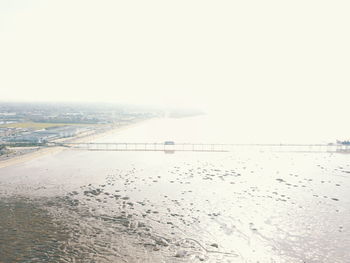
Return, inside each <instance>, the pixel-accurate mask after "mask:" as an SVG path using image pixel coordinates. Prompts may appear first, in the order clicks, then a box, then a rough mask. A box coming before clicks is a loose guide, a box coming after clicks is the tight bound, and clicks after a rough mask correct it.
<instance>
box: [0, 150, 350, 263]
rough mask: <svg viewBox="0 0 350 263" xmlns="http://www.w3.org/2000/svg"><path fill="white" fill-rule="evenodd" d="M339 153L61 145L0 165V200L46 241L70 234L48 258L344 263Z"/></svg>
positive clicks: (344, 186)
mask: <svg viewBox="0 0 350 263" xmlns="http://www.w3.org/2000/svg"><path fill="white" fill-rule="evenodd" d="M347 159H348V157H347V156H346V155H337V154H328V153H323V154H301V153H271V152H265V153H262V152H244V150H242V151H239V152H237V153H218V154H215V155H213V154H211V153H175V154H172V155H167V154H163V153H124V152H123V153H121V152H87V151H79V150H74V151H73V150H66V151H62V152H59V153H57V154H55V155H46V156H43V157H41V158H40V159H35V160H31V161H29V162H26V163H22V164H20V165H17V166H13V167H7V168H3V169H2V170H0V171H1V176H0V196H3V198H5V197H6V198H7V200H8V198H10V200H11V202H16V200H22V199H23V198H25V200H26V202H27V204H28V205H29V206H35V207H38V208H40V209H42V211H43V212H42V213H47V215H48V217H46V216H43V217H44V218H47V220H48V225H50V226H51V227H50V228H48V229H47V233H48V235H49V236H50V237H51V238H52V239H53V240H55V239H57V240H59V239H60V236H61V235H60V234H56V232H55V231H54V230H53V228H52V227H53V226H54V225H58V226H64V228H63V229H65V231H67V232H68V233H70V235H69V237H68V238H67V239H65V240H63V241H57V242H63V243H64V244H65V245H64V246H63V248H64V249H63V248H62V250H60V251H56V252H55V253H54V254H55V255H49V257H50V259H51V260H53V259H54V256H57V257H58V258H59V259H60V260H61V261H62V262H74V260H75V261H76V262H85V261H89V260H90V261H95V262H202V261H205V262H258V261H259V262H286V263H287V262H288V263H294V262H295V263H299V262H314V263H316V262H317V263H318V262H332V263H333V262H339V263H343V262H347V261H349V259H350V258H349V255H348V254H347V248H348V247H349V245H350V238H349V236H350V224H349V222H350V221H349V218H350V210H349V207H350V197H349V194H348V189H349V187H350V177H349V175H350V165H349V163H348V161H347ZM0 199H2V198H0ZM3 202H6V201H3ZM7 202H8V201H7ZM11 211H13V208H12V210H11ZM3 212H4V213H6V212H5V211H4V209H3ZM50 222H51V223H50ZM60 229H61V228H60ZM29 232H31V235H34V236H35V235H39V236H40V235H42V233H41V232H40V231H39V230H37V229H36V228H35V227H33V229H32V230H30V231H29ZM56 235H57V238H56ZM8 238H9V236H8V235H7V239H8ZM12 238H13V237H12ZM1 242H8V241H6V240H1V241H0V243H1ZM28 242H29V239H28ZM40 242H42V243H45V242H46V241H39V243H40ZM3 244H4V243H3ZM21 247H22V245H21ZM42 253H44V252H43V250H36V251H34V252H33V254H31V256H32V257H34V258H41V257H43V256H45V255H43V254H42ZM7 256H8V255H7ZM0 258H1V257H0ZM29 262H31V261H29ZM32 262H35V261H32Z"/></svg>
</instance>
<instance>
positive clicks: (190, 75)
mask: <svg viewBox="0 0 350 263" xmlns="http://www.w3.org/2000/svg"><path fill="white" fill-rule="evenodd" d="M349 14H350V1H349V0H345V1H337V0H329V1H322V0H315V1H307V0H294V1H284V0H276V1H271V0H266V1H261V0H257V1H233V0H230V1H220V0H215V1H214V0H212V1H206V0H176V1H166V0H159V1H154V0H149V1H145V0H142V1H132V0H131V1H117V0H95V1H92V0H51V1H50V0H32V1H30V0H27V1H26V0H1V1H0V91H1V93H0V96H1V97H0V100H17V101H18V100H22V101H23V100H44V101H50V100H54V101H65V100H68V101H108V102H122V103H141V104H158V105H185V106H188V105H193V106H199V107H203V108H207V109H211V110H225V109H226V110H227V111H230V112H232V113H237V112H239V113H245V114H247V116H255V117H256V118H260V117H264V116H265V117H266V116H269V115H271V114H275V115H276V112H277V114H279V115H278V118H284V117H285V118H300V119H302V120H303V121H304V122H308V121H311V122H318V123H321V122H323V121H330V122H335V123H336V122H338V121H340V120H344V119H346V120H347V121H348V120H349V112H350V111H349V103H348V98H349V96H348V94H350V92H349V88H350V74H349V73H350V48H349V47H350V33H349V32H350V15H349ZM275 117H276V116H275ZM342 125H344V124H342ZM346 127H347V128H349V125H348V126H346Z"/></svg>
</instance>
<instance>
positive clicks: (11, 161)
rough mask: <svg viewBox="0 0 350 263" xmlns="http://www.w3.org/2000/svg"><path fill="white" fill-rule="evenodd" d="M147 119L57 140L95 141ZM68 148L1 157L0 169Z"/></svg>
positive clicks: (56, 147)
mask: <svg viewBox="0 0 350 263" xmlns="http://www.w3.org/2000/svg"><path fill="white" fill-rule="evenodd" d="M146 121H149V120H142V121H138V122H136V123H130V124H127V125H123V126H119V127H113V128H111V129H108V130H106V131H104V132H94V133H92V134H90V133H89V134H80V135H78V136H76V137H74V138H69V139H61V140H58V141H57V142H64V141H67V142H93V141H95V140H97V139H100V138H103V137H106V136H108V135H111V134H114V133H116V132H120V131H123V130H126V129H130V128H132V127H135V126H137V125H140V124H141V123H144V122H146ZM66 149H67V148H65V147H59V146H53V147H46V148H39V149H36V150H34V151H32V152H29V153H24V154H20V155H17V156H13V157H11V158H7V159H3V160H1V159H0V169H1V168H5V167H8V166H11V165H16V164H19V163H23V162H27V161H30V160H33V159H36V158H39V157H42V156H45V155H48V154H56V153H58V152H60V151H64V150H66Z"/></svg>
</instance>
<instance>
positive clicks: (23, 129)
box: [0, 103, 162, 159]
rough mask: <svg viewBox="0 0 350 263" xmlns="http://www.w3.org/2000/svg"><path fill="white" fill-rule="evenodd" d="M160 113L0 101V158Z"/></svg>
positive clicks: (126, 107) (74, 105) (133, 108)
mask: <svg viewBox="0 0 350 263" xmlns="http://www.w3.org/2000/svg"><path fill="white" fill-rule="evenodd" d="M161 114H162V112H161V111H160V110H152V109H145V108H142V107H138V108H137V107H131V106H119V105H99V104H91V105H89V104H88V105H87V104H85V105H80V104H73V103H64V104H45V103H1V104H0V156H1V157H0V158H1V159H7V158H11V157H13V156H16V155H21V154H23V153H27V152H31V151H34V150H37V149H39V148H40V147H42V146H44V145H45V144H47V143H50V142H59V141H66V140H71V139H76V138H81V137H84V136H89V135H94V134H99V133H103V132H105V131H108V130H111V129H113V128H118V127H122V126H125V125H130V124H132V123H136V122H139V121H142V120H145V119H150V118H155V117H159V116H161Z"/></svg>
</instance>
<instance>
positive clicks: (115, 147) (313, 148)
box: [52, 142, 350, 153]
mask: <svg viewBox="0 0 350 263" xmlns="http://www.w3.org/2000/svg"><path fill="white" fill-rule="evenodd" d="M52 146H63V147H68V148H72V149H80V150H89V151H146V152H147V151H163V152H168V153H172V152H177V151H180V152H231V151H236V150H240V149H256V150H259V151H276V152H333V153H350V145H342V144H213V143H174V142H171V143H170V142H162V143H160V142H154V143H151V142H144V143H141V142H106V143H103V142H100V143H99V142H91V143H73V142H65V143H52Z"/></svg>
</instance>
